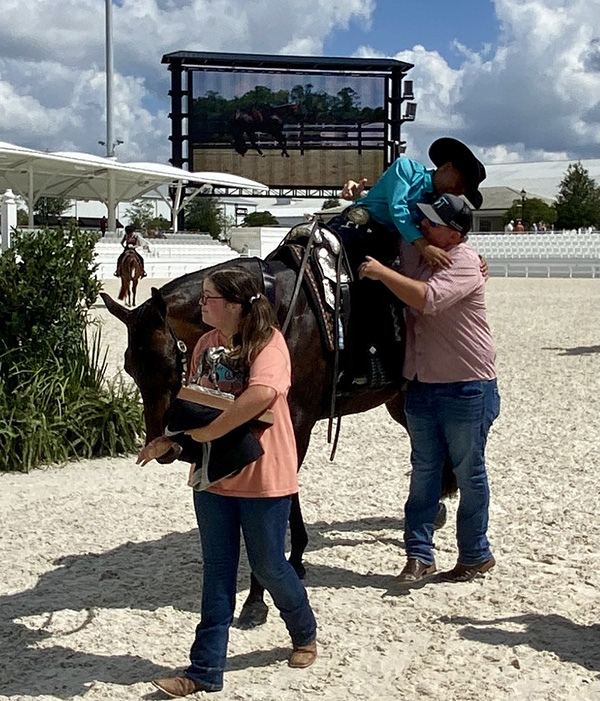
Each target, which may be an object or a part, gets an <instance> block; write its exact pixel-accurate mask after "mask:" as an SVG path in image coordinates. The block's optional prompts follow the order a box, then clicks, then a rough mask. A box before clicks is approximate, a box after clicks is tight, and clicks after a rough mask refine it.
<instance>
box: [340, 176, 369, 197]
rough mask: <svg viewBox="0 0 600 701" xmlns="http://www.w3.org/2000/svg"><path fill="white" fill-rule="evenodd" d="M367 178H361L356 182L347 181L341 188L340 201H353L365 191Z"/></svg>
mask: <svg viewBox="0 0 600 701" xmlns="http://www.w3.org/2000/svg"><path fill="white" fill-rule="evenodd" d="M366 184H367V178H362V179H361V180H359V181H358V182H356V181H355V180H347V181H346V182H345V183H344V187H343V188H342V199H343V200H350V201H351V202H352V201H354V200H355V199H356V198H357V197H358V196H359V195H360V193H361V192H362V191H363V190H364V189H365V185H366Z"/></svg>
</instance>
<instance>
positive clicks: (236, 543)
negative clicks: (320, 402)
mask: <svg viewBox="0 0 600 701" xmlns="http://www.w3.org/2000/svg"><path fill="white" fill-rule="evenodd" d="M201 305H202V319H203V321H204V322H205V323H206V324H208V325H209V326H212V327H213V330H212V331H209V332H208V333H206V334H204V335H203V336H202V337H201V338H200V340H199V341H198V343H197V345H196V348H195V349H194V354H193V357H192V367H191V373H192V375H194V374H195V373H196V372H197V370H198V365H199V363H200V360H201V358H202V356H203V354H204V352H205V351H206V350H207V349H209V348H215V347H221V346H222V347H224V348H226V349H230V350H231V353H230V357H231V358H232V360H233V361H234V365H235V367H236V368H237V372H236V371H234V372H231V371H230V369H229V368H226V369H224V370H223V372H222V373H219V372H218V371H217V378H216V381H217V385H218V386H219V388H220V389H222V390H225V391H228V392H232V393H233V394H234V395H235V396H236V399H235V401H234V402H233V404H232V405H231V406H230V407H228V408H227V409H226V410H225V411H223V412H222V414H220V415H219V416H218V417H217V418H216V419H215V420H214V421H212V422H211V423H210V424H208V425H207V426H204V427H202V428H198V429H193V430H191V431H187V433H188V434H189V435H190V436H191V437H192V438H194V439H195V440H196V441H199V442H207V441H213V440H215V439H217V438H220V437H222V436H224V435H226V434H227V433H229V432H230V431H231V430H233V429H234V428H237V427H238V426H241V425H242V424H245V423H247V422H248V421H250V420H251V419H253V418H255V417H256V416H259V415H260V414H262V413H263V412H264V411H265V410H266V409H271V410H272V411H273V414H274V417H275V418H274V422H273V424H272V425H270V426H268V427H267V428H265V429H261V430H260V431H257V433H256V435H257V437H258V440H259V442H260V444H261V446H262V448H263V450H264V454H263V455H262V456H261V457H260V458H259V459H258V460H257V461H256V462H254V463H252V464H250V465H248V466H246V467H244V469H243V470H242V471H241V472H240V473H239V474H236V475H234V476H232V477H228V478H226V479H224V480H222V481H221V482H218V483H216V484H213V485H212V486H211V487H209V488H208V489H207V490H205V491H194V507H195V510H196V518H197V520H198V528H199V531H200V540H201V543H202V553H203V560H204V579H203V588H202V614H201V621H200V623H199V624H198V626H197V628H196V638H195V640H194V643H193V645H192V649H191V652H190V662H191V664H190V666H189V667H188V668H187V669H186V671H185V676H182V677H172V678H168V679H158V680H156V681H155V682H154V685H155V686H157V687H158V688H159V689H161V690H162V691H164V692H166V693H167V694H168V695H169V696H174V697H181V696H187V695H188V694H193V693H195V692H197V691H201V690H204V691H219V690H220V689H222V688H223V672H224V669H225V660H226V655H227V643H228V637H229V627H230V626H231V622H232V620H233V613H234V606H235V594H236V581H237V569H238V561H239V556H240V531H241V533H242V534H243V536H244V542H245V544H246V551H247V554H248V560H249V562H250V566H251V568H252V572H253V573H254V574H255V576H256V578H257V579H258V581H259V582H260V583H261V584H262V585H263V586H264V587H265V589H266V590H267V591H268V592H269V593H270V594H271V597H272V598H273V602H274V604H275V606H277V608H278V609H279V612H280V614H281V617H282V618H283V620H284V622H285V625H286V627H287V629H288V631H289V633H290V636H291V639H292V645H293V650H292V654H291V656H290V658H289V662H288V664H289V665H290V666H292V667H308V666H309V665H310V664H312V663H313V662H314V660H315V658H316V654H317V649H316V634H317V624H316V621H315V617H314V615H313V612H312V609H311V608H310V604H309V602H308V597H307V595H306V590H305V588H304V585H303V584H302V582H301V581H300V579H298V575H297V574H296V572H295V571H294V569H293V567H292V566H291V565H290V564H289V562H288V561H287V560H286V559H285V534H286V530H287V522H288V517H289V512H290V501H291V495H292V494H294V493H296V492H297V491H298V481H297V476H296V474H297V453H296V444H295V440H294V432H293V427H292V422H291V419H290V412H289V408H288V404H287V393H288V390H289V388H290V384H291V362H290V356H289V352H288V349H287V346H286V343H285V339H284V338H283V336H282V334H281V332H280V331H279V330H278V329H277V328H276V325H277V321H276V318H275V314H274V312H273V309H272V307H271V305H270V304H269V301H268V300H267V299H266V297H265V296H264V295H262V294H261V293H260V291H259V289H258V285H257V281H256V280H255V279H254V277H253V276H252V275H250V274H249V273H248V272H247V271H246V270H244V269H243V268H234V267H232V268H230V269H227V270H219V271H215V272H213V273H211V274H210V275H209V276H208V277H206V278H205V280H204V285H203V295H202V298H201ZM213 369H214V368H213ZM213 381H214V378H213ZM200 382H201V384H207V383H208V379H207V378H206V377H201V378H200ZM165 440H168V439H165V438H164V437H162V438H159V439H157V440H156V441H153V442H152V443H150V444H149V445H148V446H146V448H144V449H143V450H142V452H141V453H140V456H139V458H138V462H141V463H143V464H144V463H145V462H147V461H148V460H151V459H152V458H154V457H157V456H158V455H159V454H161V453H162V452H164V450H163V449H164V446H162V443H161V441H162V442H164V441H165ZM153 444H154V445H153Z"/></svg>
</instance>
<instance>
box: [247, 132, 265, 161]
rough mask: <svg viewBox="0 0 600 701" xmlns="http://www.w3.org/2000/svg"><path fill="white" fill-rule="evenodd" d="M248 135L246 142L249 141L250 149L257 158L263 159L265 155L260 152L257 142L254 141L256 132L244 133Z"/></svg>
mask: <svg viewBox="0 0 600 701" xmlns="http://www.w3.org/2000/svg"><path fill="white" fill-rule="evenodd" d="M246 134H247V135H248V140H249V141H250V145H251V146H252V148H253V149H254V150H255V151H257V152H258V155H259V156H262V157H263V158H264V156H265V154H264V153H263V152H262V151H261V150H260V146H259V145H258V140H257V139H256V132H255V131H248V132H246Z"/></svg>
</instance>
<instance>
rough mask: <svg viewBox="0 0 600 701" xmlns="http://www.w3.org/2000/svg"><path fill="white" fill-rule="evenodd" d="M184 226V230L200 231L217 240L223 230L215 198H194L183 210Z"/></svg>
mask: <svg viewBox="0 0 600 701" xmlns="http://www.w3.org/2000/svg"><path fill="white" fill-rule="evenodd" d="M185 226H186V229H192V230H196V231H202V232H203V233H207V234H210V235H211V236H212V237H213V238H214V239H219V236H220V234H221V232H222V231H223V228H224V221H223V212H222V210H221V207H220V206H219V201H218V200H217V199H216V198H215V197H202V196H200V195H198V196H196V197H194V199H193V200H191V202H189V203H188V205H187V206H186V208H185Z"/></svg>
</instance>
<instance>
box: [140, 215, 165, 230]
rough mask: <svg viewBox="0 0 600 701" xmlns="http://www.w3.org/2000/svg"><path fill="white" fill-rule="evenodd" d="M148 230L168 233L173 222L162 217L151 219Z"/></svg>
mask: <svg viewBox="0 0 600 701" xmlns="http://www.w3.org/2000/svg"><path fill="white" fill-rule="evenodd" d="M146 228H148V229H157V230H158V231H168V230H169V229H170V228H171V222H170V221H169V220H168V219H165V218H164V217H163V216H162V215H159V216H158V217H154V218H153V219H150V221H149V222H148V225H147V227H146Z"/></svg>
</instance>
